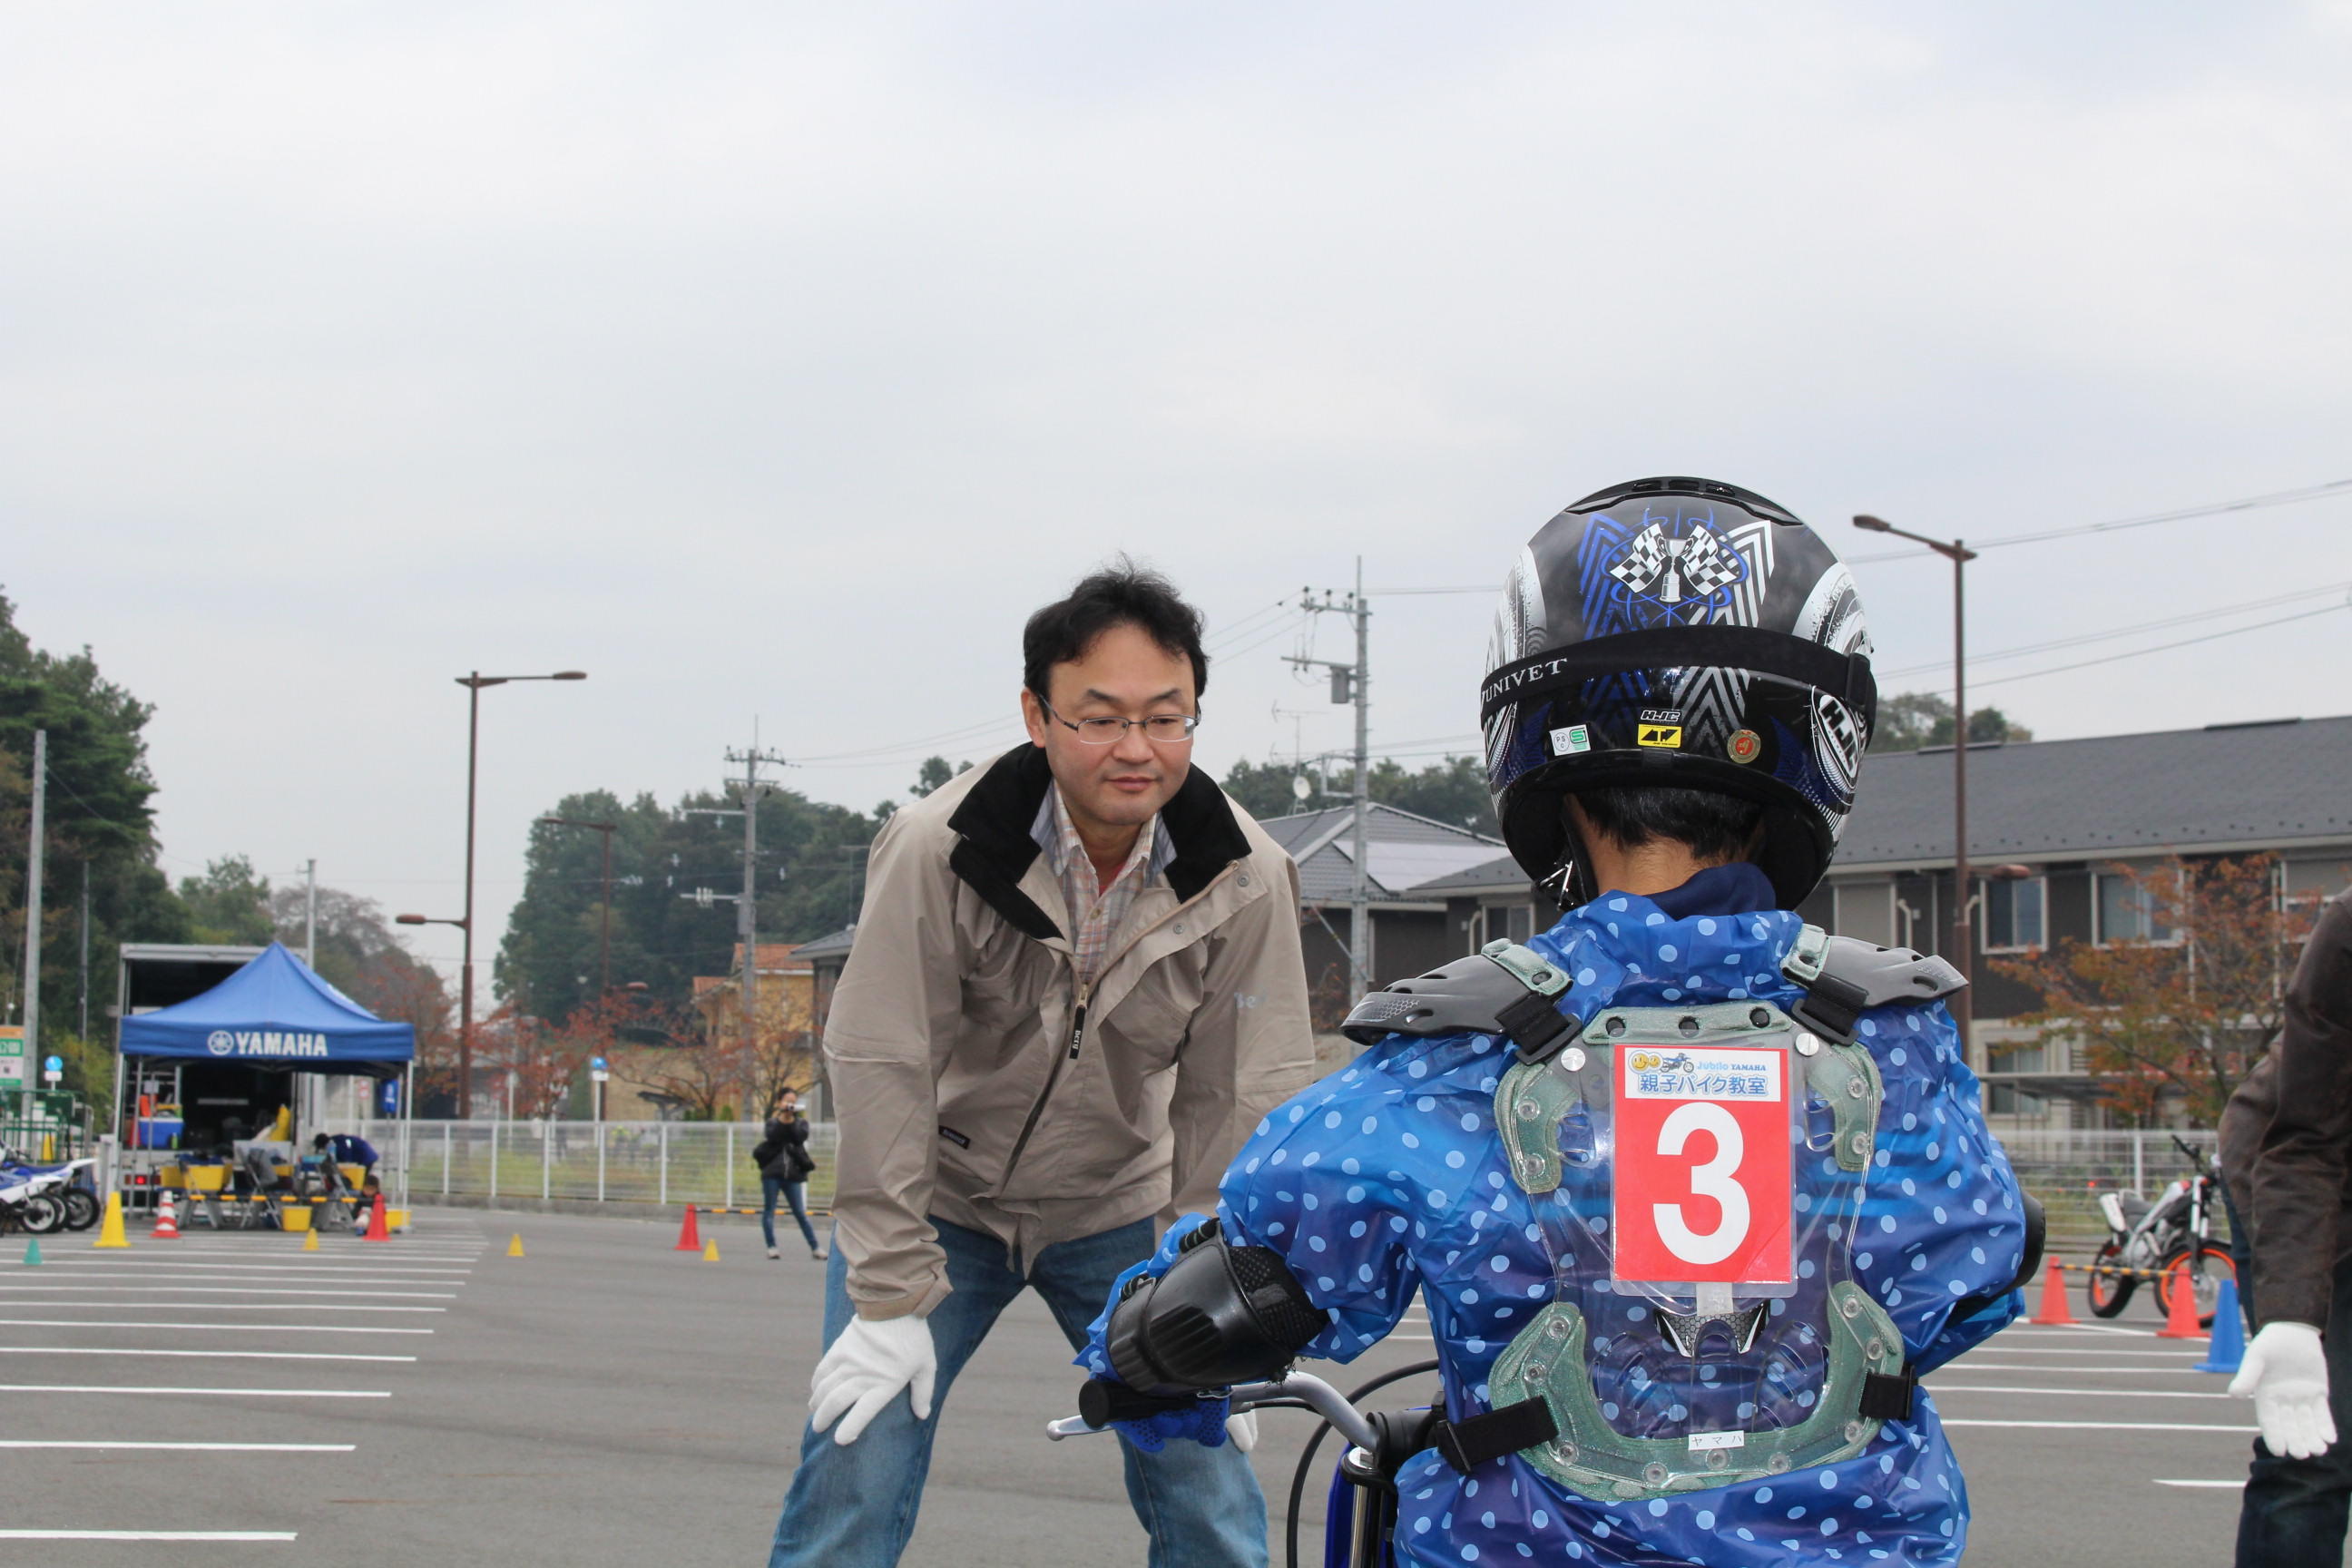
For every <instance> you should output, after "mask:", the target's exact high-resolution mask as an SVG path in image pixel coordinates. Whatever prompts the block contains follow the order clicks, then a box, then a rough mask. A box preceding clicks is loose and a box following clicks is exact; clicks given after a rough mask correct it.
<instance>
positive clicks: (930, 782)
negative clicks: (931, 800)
mask: <svg viewBox="0 0 2352 1568" xmlns="http://www.w3.org/2000/svg"><path fill="white" fill-rule="evenodd" d="M970 770H971V763H957V764H956V765H955V766H953V767H950V766H948V760H947V759H946V758H945V757H925V758H924V759H923V765H922V767H921V768H920V769H919V770H918V771H917V772H916V774H915V782H914V783H913V784H908V786H907V793H908V795H913V796H914V797H915V798H916V799H917V800H920V799H922V798H923V797H924V796H925V795H929V794H930V793H931V792H932V791H933V790H935V789H937V788H939V787H940V785H941V784H946V783H947V782H948V781H949V780H950V779H952V778H954V777H956V776H957V775H958V774H960V773H967V772H969V771H970Z"/></svg>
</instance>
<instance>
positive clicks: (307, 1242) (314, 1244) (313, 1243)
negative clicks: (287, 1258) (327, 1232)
mask: <svg viewBox="0 0 2352 1568" xmlns="http://www.w3.org/2000/svg"><path fill="white" fill-rule="evenodd" d="M302 1250H303V1251H305V1252H316V1251H318V1250H319V1227H318V1226H311V1227H310V1229H309V1230H306V1231H304V1232H303V1233H302Z"/></svg>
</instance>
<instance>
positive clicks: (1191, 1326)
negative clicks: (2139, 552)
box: [1080, 479, 2040, 1568]
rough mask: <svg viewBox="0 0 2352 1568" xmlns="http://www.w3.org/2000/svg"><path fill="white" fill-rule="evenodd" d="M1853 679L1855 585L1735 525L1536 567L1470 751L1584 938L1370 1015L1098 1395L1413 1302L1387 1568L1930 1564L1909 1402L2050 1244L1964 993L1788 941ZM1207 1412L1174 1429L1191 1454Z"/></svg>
mask: <svg viewBox="0 0 2352 1568" xmlns="http://www.w3.org/2000/svg"><path fill="white" fill-rule="evenodd" d="M1868 654H1869V643H1868V636H1867V632H1866V629H1865V627H1864V622H1863V616H1862V610H1861V605H1860V604H1859V602H1858V600H1857V599H1856V596H1855V594H1854V588H1853V579H1852V577H1851V575H1850V574H1848V573H1847V571H1846V569H1845V568H1844V567H1843V565H1842V564H1841V563H1839V562H1838V561H1837V559H1836V557H1835V556H1834V554H1833V553H1832V552H1831V551H1830V550H1829V548H1828V547H1827V545H1825V544H1824V543H1823V542H1822V541H1821V540H1820V539H1819V538H1818V537H1817V536H1815V535H1814V534H1813V533H1812V532H1811V531H1810V530H1808V529H1807V528H1805V526H1804V525H1803V524H1802V523H1801V522H1800V521H1797V520H1796V519H1795V518H1794V517H1792V516H1790V514H1789V513H1788V512H1786V511H1785V510H1782V509H1780V508H1779V507H1777V506H1775V505H1773V504H1772V503H1771V502H1769V501H1768V500H1764V499H1763V498H1762V497H1760V496H1757V495H1754V494H1752V493H1750V492H1748V491H1745V490H1740V489H1736V488H1734V487H1731V486H1727V485H1720V484H1716V483H1712V482H1709V481H1705V480H1696V479H1651V480H1642V481H1637V482H1635V483H1633V484H1630V485H1625V486H1620V487H1617V488H1615V489H1610V490H1604V491H1602V492H1601V493H1599V494H1597V495H1594V496H1592V497H1590V498H1588V499H1586V500H1583V501H1580V502H1578V503H1577V504H1576V505H1575V506H1572V507H1570V508H1569V509H1568V510H1566V511H1563V512H1562V513H1560V514H1559V516H1558V517H1556V518H1554V519H1553V520H1552V521H1550V522H1549V523H1547V524H1546V525H1545V526H1544V528H1543V529H1542V530H1540V531H1538V533H1537V534H1536V536H1535V538H1534V539H1533V540H1531V541H1530V542H1529V543H1528V547H1527V549H1526V550H1525V551H1523V552H1521V555H1520V558H1519V560H1518V562H1517V565H1516V566H1515V567H1514V568H1513V570H1512V573H1511V575H1510V578H1509V580H1508V582H1507V584H1506V586H1505V589H1504V596H1503V605H1502V612H1501V615H1500V616H1499V617H1498V620H1497V624H1496V640H1495V644H1494V647H1493V648H1492V650H1491V655H1490V658H1489V661H1488V670H1489V673H1488V676H1487V679H1486V682H1485V685H1484V689H1483V692H1482V712H1481V719H1482V721H1483V724H1484V727H1485V731H1486V754H1487V761H1488V774H1489V782H1490V784H1491V785H1492V787H1493V789H1494V793H1495V798H1496V813H1497V816H1498V817H1499V818H1500V820H1501V822H1502V826H1503V830H1504V836H1505V838H1506V840H1507V842H1508V844H1509V846H1510V847H1511V850H1512V853H1513V855H1514V856H1515V857H1516V858H1517V859H1518V860H1519V862H1520V864H1521V865H1522V866H1524V867H1525V868H1527V870H1528V873H1529V875H1530V876H1531V877H1533V878H1536V879H1539V880H1542V881H1544V882H1546V883H1547V884H1548V885H1549V886H1552V887H1554V888H1557V889H1559V893H1560V896H1561V900H1562V902H1563V903H1564V904H1565V905H1567V906H1569V909H1568V912H1567V913H1566V914H1565V915H1564V916H1563V917H1562V918H1561V920H1560V921H1559V923H1558V924H1557V925H1555V926H1554V927H1553V928H1552V929H1551V930H1550V931H1546V932H1544V933H1542V934H1540V935H1538V936H1536V937H1535V938H1533V939H1532V940H1531V941H1530V942H1528V944H1526V945H1524V946H1515V945H1512V944H1508V943H1494V944H1490V946H1489V947H1488V948H1487V949H1486V950H1485V952H1483V953H1481V954H1476V955H1473V956H1471V957H1469V958H1466V959H1464V960H1460V961H1457V962H1456V963H1452V964H1448V965H1446V966H1445V967H1444V968H1443V969H1441V970H1439V971H1437V972H1435V973H1433V974H1430V975H1425V976H1423V977H1420V978H1419V979H1417V980H1412V981H1405V982H1401V983H1399V984H1396V985H1394V986H1391V988H1390V989H1389V990H1388V991H1385V992H1380V993H1375V994H1373V995H1372V996H1370V997H1368V998H1366V999H1365V1001H1364V1002H1363V1003H1362V1004H1360V1005H1359V1006H1358V1008H1357V1009H1356V1012H1355V1013H1354V1014H1353V1015H1351V1016H1350V1018H1349V1025H1348V1032H1349V1034H1350V1035H1351V1036H1352V1037H1355V1038H1357V1039H1359V1040H1360V1041H1362V1042H1363V1043H1365V1044H1367V1045H1368V1046H1369V1047H1370V1048H1369V1049H1368V1050H1367V1051H1366V1052H1365V1054H1364V1055H1363V1056H1362V1057H1360V1058H1358V1059H1357V1060H1356V1061H1355V1062H1354V1063H1353V1064H1352V1065H1351V1066H1349V1068H1345V1069H1344V1070H1342V1071H1341V1072H1339V1073H1338V1074H1336V1075H1334V1076H1333V1077H1331V1078H1328V1079H1325V1080H1323V1081H1322V1082H1320V1083H1318V1084H1317V1085H1315V1086H1314V1087H1313V1088H1311V1089H1307V1090H1306V1091H1305V1092H1304V1093H1302V1094H1300V1095H1299V1096H1297V1098H1296V1099H1294V1100H1291V1101H1290V1102H1289V1103H1288V1104H1286V1105H1285V1106H1283V1107H1282V1108H1280V1109H1279V1110H1276V1112H1275V1113H1274V1114H1273V1115H1272V1116H1270V1117H1269V1118H1267V1120H1266V1121H1265V1122H1264V1123H1263V1124H1262V1125H1261V1126H1260V1127H1259V1128H1258V1130H1257V1131H1256V1134H1255V1137H1254V1138H1253V1139H1252V1141H1251V1142H1249V1143H1247V1144H1246V1145H1244V1148H1243V1149H1242V1151H1241V1152H1240V1154H1239V1155H1238V1156H1237V1157H1236V1159H1235V1161H1234V1164H1233V1166H1232V1167H1231V1169H1230V1170H1229V1171H1228V1172H1227V1173H1226V1176H1225V1179H1224V1182H1223V1185H1222V1188H1221V1199H1222V1201H1221V1203H1220V1205H1219V1207H1218V1213H1217V1215H1215V1216H1214V1218H1213V1219H1204V1218H1203V1217H1202V1216H1192V1217H1189V1218H1188V1219H1187V1220H1186V1221H1184V1222H1182V1223H1181V1224H1180V1225H1179V1226H1176V1227H1175V1228H1173V1229H1171V1232H1170V1233H1169V1236H1168V1237H1167V1239H1166V1242H1165V1243H1164V1244H1163V1246H1162V1247H1161V1248H1160V1252H1159V1253H1158V1254H1157V1255H1156V1256H1155V1257H1154V1258H1152V1259H1151V1260H1150V1262H1149V1263H1147V1264H1145V1265H1142V1266H1139V1268H1137V1269H1134V1270H1130V1271H1129V1275H1128V1276H1125V1277H1122V1279H1121V1281H1120V1285H1119V1287H1118V1289H1116V1290H1115V1291H1114V1292H1113V1296H1112V1300H1111V1303H1110V1305H1109V1307H1108V1308H1107V1310H1105V1312H1104V1314H1103V1316H1102V1318H1101V1319H1100V1320H1098V1321H1097V1324H1096V1325H1095V1332H1094V1335H1093V1338H1092V1340H1091V1341H1090V1342H1089V1344H1088V1347H1087V1351H1086V1352H1084V1354H1082V1356H1081V1357H1080V1363H1081V1364H1082V1365H1085V1366H1087V1368H1088V1369H1089V1370H1090V1371H1092V1372H1094V1373H1096V1374H1097V1376H1101V1377H1108V1378H1116V1379H1118V1380H1119V1381H1122V1382H1124V1383H1126V1384H1130V1385H1132V1386H1135V1387H1138V1388H1139V1389H1142V1390H1143V1391H1144V1392H1147V1393H1153V1394H1171V1393H1174V1392H1177V1391H1179V1390H1182V1389H1186V1388H1202V1387H1214V1386H1218V1385H1220V1384H1224V1383H1230V1382H1233V1381H1236V1380H1237V1377H1238V1376H1239V1375H1241V1373H1238V1372H1237V1370H1236V1369H1242V1368H1246V1369H1247V1373H1246V1374H1247V1375H1265V1374H1267V1373H1271V1372H1273V1371H1274V1370H1276V1368H1278V1367H1279V1366H1280V1365H1281V1364H1282V1363H1284V1362H1286V1360H1287V1358H1288V1354H1289V1353H1290V1352H1295V1351H1303V1352H1304V1353H1307V1354H1310V1355H1322V1356H1328V1357H1332V1358H1334V1359H1337V1360H1341V1361H1346V1360H1349V1359H1352V1358H1353V1357H1354V1356H1356V1355H1357V1354H1359V1353H1360V1352H1362V1351H1363V1350H1364V1349H1366V1348H1367V1347H1369V1346H1370V1345H1372V1344H1373V1343H1375V1342H1378V1341H1379V1340H1380V1339H1381V1337H1382V1336H1383V1335H1385V1334H1386V1333H1387V1332H1388V1331H1390V1330H1391V1329H1392V1328H1393V1327H1394V1326H1395V1325H1396V1323H1397V1321H1398V1320H1399V1319H1400V1317H1401V1316H1402V1314H1403V1312H1404V1310H1405V1309H1406V1307H1407V1305H1408V1304H1409V1303H1410V1302H1411V1301H1412V1298H1413V1296H1414V1295H1415V1293H1416V1292H1418V1293H1419V1294H1420V1295H1421V1296H1422V1298H1423V1300H1424V1301H1425V1303H1426V1305H1427V1310H1428V1313H1429V1319H1430V1322H1431V1325H1432V1329H1433V1333H1434V1336H1435V1339H1436V1342H1437V1347H1438V1353H1439V1356H1440V1359H1441V1363H1442V1365H1443V1368H1444V1383H1445V1410H1444V1419H1443V1420H1442V1421H1440V1422H1438V1423H1437V1424H1436V1425H1435V1426H1434V1427H1433V1431H1432V1433H1431V1446H1430V1447H1429V1448H1427V1449H1426V1450H1424V1451H1423V1452H1421V1453H1418V1454H1416V1455H1415V1456H1414V1457H1413V1458H1411V1459H1409V1460H1408V1461H1406V1463H1405V1465H1404V1467H1403V1468H1402V1470H1401V1471H1400V1472H1399V1474H1398V1477H1397V1486H1398V1489H1399V1514H1398V1524H1397V1531H1396V1541H1395V1551H1396V1555H1397V1558H1398V1561H1399V1562H1401V1563H1414V1564H1436V1563H1446V1564H1459V1563H1511V1562H1525V1561H1533V1562H1538V1563H1568V1562H1576V1563H1601V1564H1626V1565H1629V1568H1630V1565H1633V1564H1644V1565H1646V1564H1653V1563H1665V1562H1690V1563H1706V1564H1708V1565H1710V1568H1727V1565H1735V1564H1736V1565H1743V1568H1744V1565H1748V1564H1759V1565H1760V1564H1764V1563H1775V1564H1780V1563H1789V1562H1790V1561H1806V1562H1816V1561H1820V1562H1841V1561H1845V1562H1853V1563H1950V1562H1954V1561H1957V1560H1958V1556H1959V1554H1960V1552H1961V1550H1962V1548H1963V1545H1964V1542H1965V1539H1966V1528H1967V1520H1968V1504H1967V1493H1966V1489H1965V1488H1964V1485H1963V1483H1962V1480H1961V1478H1960V1474H1959V1470H1958V1466H1957V1465H1956V1464H1955V1463H1954V1461H1953V1458H1952V1454H1951V1451H1950V1448H1949V1447H1948V1444H1947V1442H1946V1441H1945V1438H1944V1436H1943V1432H1942V1429H1941V1427H1940V1426H1939V1425H1938V1423H1937V1417H1936V1414H1935V1410H1934V1408H1933V1405H1932V1404H1931V1403H1930V1401H1929V1400H1928V1399H1927V1396H1926V1394H1924V1393H1922V1392H1920V1391H1918V1390H1917V1388H1916V1382H1917V1379H1918V1377H1919V1376H1920V1375H1921V1374H1922V1373H1926V1372H1927V1371H1929V1370H1932V1369H1933V1368H1935V1367H1937V1366H1938V1365H1940V1364H1942V1363H1945V1362H1947V1361H1948V1360H1950V1359H1951V1358H1952V1357H1953V1356H1955V1355H1957V1354H1958V1353H1960V1352H1962V1351H1965V1350H1966V1349H1968V1348H1969V1346H1971V1345H1973V1344H1975V1343H1977V1342H1979V1341H1981V1340H1982V1339H1984V1338H1985V1337H1986V1336H1988V1335H1990V1334H1991V1333H1993V1332H1994V1331H1997V1330H1999V1329H2000V1328H2001V1327H2002V1326H2004V1325H2005V1324H2007V1323H2008V1322H2009V1321H2011V1320H2012V1319H2013V1318H2014V1317H2015V1315H2016V1313H2017V1311H2018V1310H2019V1299H2018V1297H2017V1295H2016V1293H2015V1292H2016V1286H2017V1284H2018V1283H2019V1282H2020V1281H2021V1279H2023V1278H2025V1277H2026V1276H2027V1275H2028V1274H2030V1272H2031V1269H2032V1266H2033V1263H2034V1261H2035V1255H2036V1254H2037V1253H2038V1250H2039V1246H2040V1241H2039V1226H2038V1216H2037V1215H2033V1214H2032V1205H2031V1203H2030V1201H2029V1200H2027V1199H2026V1198H2025V1197H2024V1196H2023V1194H2021V1192H2020V1190H2019V1188H2018V1185H2017V1183H2016V1180H2015V1177H2014V1175H2013V1174H2012V1173H2011V1170H2010V1168H2009V1164H2008V1162H2007V1160H2006V1158H2005V1157H2004V1156H2003V1154H2002V1153H2001V1152H2000V1147H1999V1145H1998V1144H1996V1143H1995V1142H1993V1140H1992V1138H1991V1136H1990V1133H1989V1132H1988V1131H1986V1129H1985V1126H1984V1122H1983V1119H1982V1115H1981V1111H1980V1109H1979V1094H1978V1088H1977V1083H1976V1079H1975V1078H1974V1076H1973V1075H1972V1074H1971V1073H1970V1072H1969V1068H1968V1067H1967V1065H1966V1063H1965V1062H1964V1061H1963V1060H1962V1058H1961V1051H1960V1045H1959V1041H1958V1034H1957V1031H1956V1030H1955V1028H1954V1026H1953V1025H1952V1022H1951V1019H1950V1017H1949V1016H1948V1014H1947V1013H1946V1011H1945V1009H1944V1007H1943V1005H1942V1004H1941V1002H1940V1000H1939V998H1940V997H1941V996H1943V995H1946V994H1949V993H1950V992H1952V991H1954V990H1956V989H1958V985H1959V984H1963V982H1962V981H1961V980H1960V977H1959V976H1958V973H1957V972H1955V971H1953V970H1952V969H1951V968H1950V966H1949V965H1948V964H1946V963H1943V962H1942V961H1941V960H1938V959H1933V958H1922V957H1921V956H1919V955H1918V954H1916V953H1911V952H1902V951H1900V950H1887V949H1881V948H1876V947H1874V946H1870V945H1868V944H1864V943H1859V942H1852V941H1849V940H1846V939H1841V938H1832V937H1829V936H1827V935H1826V933H1823V932H1822V931H1819V930H1818V929H1816V928H1811V927H1809V926H1807V925H1806V924H1805V923H1804V921H1802V920H1801V918H1800V917H1798V916H1797V915H1796V914H1794V913H1791V912H1790V910H1791V909H1792V907H1793V906H1794V905H1795V904H1796V903H1797V902H1798V901H1799V900H1801V899H1802V898H1803V897H1804V896H1805V895H1806V894H1807V893H1808V892H1809V891H1810V890H1811V888H1812V887H1813V886H1814V884H1815V883H1816V882H1817V881H1818V880H1819V879H1820V877H1821V875H1822V872H1823V870H1824V869H1826V868H1827V866H1828V864H1829V860H1830V857H1831V855H1832V853H1833V851H1834V849H1835V847H1836V843H1837V839H1838V836H1839V833H1840V831H1841V829H1842V828H1843V825H1844V822H1845V819H1846V816H1847V815H1848V813H1849V812H1850V811H1851V810H1852V807H1853V790H1854V783H1855V776H1856V772H1857V767H1858V763H1859V762H1860V758H1861V755H1862V753H1863V752H1864V749H1865V747H1866V745H1867V742H1868V735H1869V730H1870V724H1871V717H1872V710H1873V706H1874V700H1875V694H1874V686H1873V684H1872V680H1871V676H1870V669H1869V663H1868ZM2029 1233H2031V1234H2029ZM1277 1265H1278V1267H1276V1266H1277ZM1220 1269H1222V1276H1221V1275H1220V1273H1219V1270H1220ZM1273 1276H1279V1277H1280V1278H1279V1280H1278V1288H1270V1287H1268V1286H1266V1285H1265V1283H1264V1282H1265V1280H1266V1279H1269V1278H1270V1277H1273ZM1221 1278H1222V1279H1225V1280H1230V1281H1232V1282H1233V1284H1232V1286H1231V1295H1230V1300H1228V1301H1226V1302H1225V1303H1224V1304H1223V1305H1220V1304H1219V1303H1218V1301H1217V1300H1216V1291H1217V1289H1219V1288H1220V1284H1219V1282H1220V1279H1221ZM1180 1299H1181V1301H1182V1303H1184V1305H1183V1306H1182V1307H1181V1308H1180V1307H1178V1306H1177V1305H1176V1303H1177V1302H1178V1301H1179V1300H1180ZM1204 1304H1205V1305H1204ZM1187 1313H1189V1314H1190V1316H1189V1317H1187V1316H1186V1314H1187ZM1204 1323H1213V1324H1215V1325H1216V1326H1217V1330H1218V1332H1219V1333H1220V1334H1221V1335H1223V1343H1222V1344H1221V1345H1220V1346H1217V1347H1215V1348H1214V1349H1213V1351H1212V1349H1211V1348H1209V1347H1208V1346H1207V1344H1206V1342H1207V1340H1208V1338H1209V1336H1208V1335H1207V1334H1205V1333H1204V1331H1203V1329H1202V1325H1203V1324H1204ZM1310 1336H1311V1337H1310ZM1219 1405H1220V1402H1218V1401H1215V1400H1209V1401H1206V1402H1204V1408H1203V1410H1202V1412H1201V1413H1200V1417H1199V1418H1198V1419H1196V1420H1191V1421H1185V1422H1172V1421H1170V1420H1168V1419H1166V1418H1161V1419H1160V1423H1159V1425H1160V1426H1162V1427H1163V1428H1167V1429H1168V1430H1169V1431H1170V1432H1171V1435H1174V1434H1181V1435H1184V1436H1198V1437H1200V1438H1201V1439H1202V1440H1206V1441H1215V1440H1216V1439H1217V1437H1218V1436H1219V1435H1220V1434H1221V1432H1222V1426H1221V1424H1220V1422H1219V1420H1218V1419H1217V1417H1219V1416H1221V1415H1222V1409H1221V1408H1220V1407H1219Z"/></svg>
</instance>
